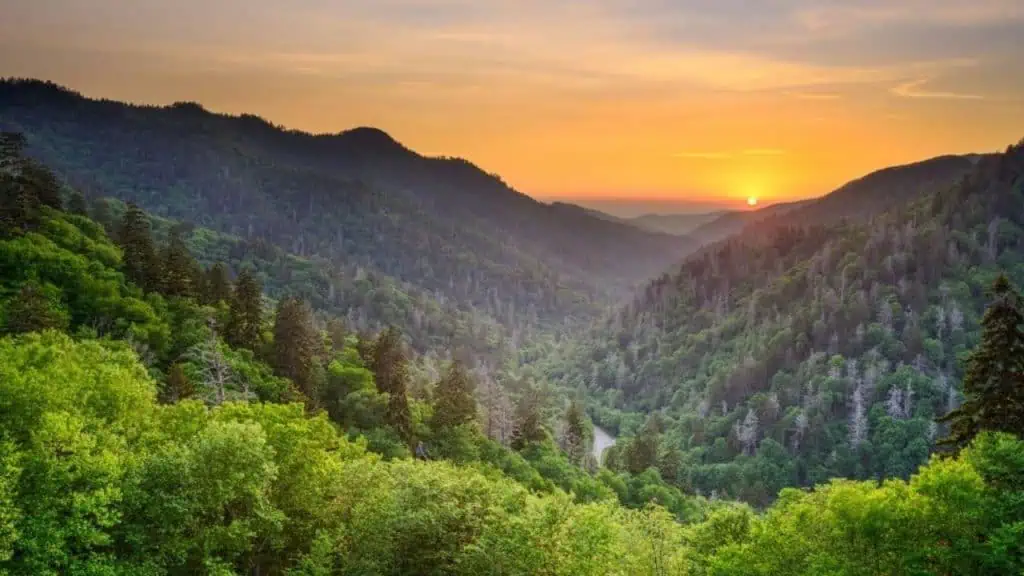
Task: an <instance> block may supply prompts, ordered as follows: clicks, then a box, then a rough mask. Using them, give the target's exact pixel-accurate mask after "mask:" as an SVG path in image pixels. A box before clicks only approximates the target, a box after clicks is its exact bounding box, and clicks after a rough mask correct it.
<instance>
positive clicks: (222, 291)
mask: <svg viewBox="0 0 1024 576" xmlns="http://www.w3.org/2000/svg"><path fill="white" fill-rule="evenodd" d="M202 295H203V303H204V304H219V303H221V302H228V301H230V300H231V279H230V278H229V277H228V269H227V266H225V265H224V264H223V263H221V262H217V263H216V264H214V265H213V266H211V267H210V268H208V269H207V270H206V273H205V274H204V277H203V294H202Z"/></svg>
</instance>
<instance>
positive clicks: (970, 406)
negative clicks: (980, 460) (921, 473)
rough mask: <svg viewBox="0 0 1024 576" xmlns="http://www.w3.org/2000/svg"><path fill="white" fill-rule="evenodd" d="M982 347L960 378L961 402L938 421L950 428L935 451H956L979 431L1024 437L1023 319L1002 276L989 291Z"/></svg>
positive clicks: (1018, 297) (980, 345) (977, 349)
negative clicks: (961, 385)
mask: <svg viewBox="0 0 1024 576" xmlns="http://www.w3.org/2000/svg"><path fill="white" fill-rule="evenodd" d="M992 295H993V301H992V304H991V305H990V306H989V308H988V310H986V311H985V316H984V318H983V319H982V322H981V324H982V336H981V343H980V344H979V345H978V347H977V348H975V349H974V352H972V353H971V356H970V358H969V359H968V361H967V370H966V374H965V375H964V382H963V392H964V396H965V399H964V402H963V404H962V405H961V406H960V407H959V408H958V409H956V410H954V411H952V412H950V413H949V414H946V415H945V416H943V417H942V418H940V419H939V421H940V422H948V423H949V425H950V431H949V436H948V437H947V438H945V439H943V440H942V441H940V442H939V444H940V445H943V446H950V447H954V448H960V447H962V446H964V445H965V444H967V443H969V442H970V441H971V439H973V438H974V436H976V435H977V434H978V433H979V432H980V431H982V430H992V431H998V432H1008V433H1011V434H1016V435H1017V436H1019V437H1024V330H1022V328H1021V325H1022V324H1024V315H1022V314H1021V302H1020V295H1019V294H1018V293H1017V292H1016V291H1015V290H1014V288H1013V286H1011V284H1010V281H1009V280H1008V279H1007V278H1006V276H1005V275H1002V276H1000V277H999V278H998V279H997V280H996V281H995V284H994V285H993V287H992Z"/></svg>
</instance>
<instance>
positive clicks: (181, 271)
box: [160, 225, 199, 297]
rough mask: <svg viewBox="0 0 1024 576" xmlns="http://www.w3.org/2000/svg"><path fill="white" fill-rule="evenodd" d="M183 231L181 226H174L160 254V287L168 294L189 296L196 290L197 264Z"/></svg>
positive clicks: (193, 294) (194, 293)
mask: <svg viewBox="0 0 1024 576" xmlns="http://www.w3.org/2000/svg"><path fill="white" fill-rule="evenodd" d="M184 233H185V231H184V229H183V227H182V226H180V225H179V226H174V227H173V228H172V229H171V232H170V236H169V237H168V239H167V244H166V245H165V246H164V249H163V252H162V253H161V255H160V260H161V262H162V263H163V268H162V272H163V282H162V284H163V286H162V289H163V293H164V294H166V295H168V296H180V297H191V296H195V295H196V292H197V290H196V286H195V285H194V284H195V279H196V277H197V276H198V272H197V268H198V267H199V264H198V263H197V262H196V260H195V258H193V257H192V254H191V253H190V252H189V250H188V246H187V245H186V244H185V238H184Z"/></svg>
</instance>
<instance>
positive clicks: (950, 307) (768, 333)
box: [549, 145, 1024, 504]
mask: <svg viewBox="0 0 1024 576" xmlns="http://www.w3.org/2000/svg"><path fill="white" fill-rule="evenodd" d="M950 162H953V164H954V167H955V166H956V165H959V163H958V162H955V161H951V160H943V161H942V164H946V163H950ZM974 162H975V163H976V164H975V165H974V167H973V170H972V171H971V172H969V173H967V174H965V175H962V176H961V177H960V178H959V179H958V180H955V181H951V182H942V181H941V179H940V180H938V182H940V183H938V184H936V185H935V186H932V187H931V189H930V190H929V191H928V192H926V193H925V194H923V195H921V196H918V197H916V198H915V199H914V200H913V201H911V202H909V203H907V204H902V205H899V206H897V207H896V208H892V209H889V210H884V211H882V212H881V213H878V214H875V215H873V216H871V217H869V218H866V219H864V218H862V219H852V218H851V219H850V220H848V221H841V222H839V223H838V224H835V225H815V226H806V225H804V226H800V225H797V223H796V222H795V221H794V220H793V219H791V218H790V216H792V217H793V218H797V217H798V216H799V214H800V212H802V211H805V210H808V209H809V208H807V207H804V208H800V209H799V210H797V211H794V212H791V213H790V214H789V215H786V216H783V217H781V218H773V219H768V220H764V221H762V222H760V223H758V224H757V225H754V226H751V227H748V228H747V229H745V231H744V232H743V233H742V234H740V235H737V236H734V237H732V238H730V239H728V240H726V241H723V242H721V243H718V244H715V245H712V246H710V247H708V248H706V249H704V250H702V251H700V252H699V253H697V254H695V255H693V256H691V257H689V258H688V259H687V260H686V261H685V262H684V263H683V264H682V266H681V267H680V268H679V269H678V270H677V271H676V272H674V273H672V274H667V275H665V276H663V277H661V278H659V279H657V280H656V281H654V282H653V283H651V284H650V285H649V286H647V287H646V289H644V290H643V291H641V292H640V293H639V294H638V296H637V297H636V298H635V300H634V301H632V302H631V303H630V304H629V305H627V306H625V307H623V308H621V309H620V310H618V311H617V312H615V313H614V314H612V315H610V316H609V317H607V318H606V319H605V320H604V321H603V322H601V323H600V324H599V325H598V326H597V327H595V328H594V329H593V330H592V331H591V332H590V334H589V335H588V336H584V337H581V338H580V339H579V340H578V341H577V342H576V343H575V345H574V346H572V347H570V348H568V349H563V350H560V351H558V353H556V354H555V358H554V359H553V360H552V362H551V365H550V366H549V372H550V373H551V374H552V375H553V376H554V377H555V378H557V379H559V380H561V381H562V382H563V383H564V384H565V385H567V386H569V387H573V388H579V389H581V390H585V391H587V393H588V394H589V396H590V397H591V398H592V399H593V400H594V408H595V411H596V412H595V413H596V415H597V416H598V421H599V422H600V423H601V424H602V425H604V426H605V427H608V428H610V429H613V430H614V429H622V431H624V432H626V433H627V434H630V435H635V436H636V438H637V439H638V441H639V439H641V438H643V437H645V436H655V437H656V438H657V443H658V449H657V450H654V451H653V452H651V457H650V458H641V459H640V462H634V463H632V464H630V463H629V460H630V459H631V456H630V452H631V448H630V446H629V443H628V442H624V443H620V445H619V446H618V447H617V450H616V452H614V453H612V454H610V455H609V458H610V459H611V462H610V464H611V465H612V466H613V467H615V468H621V469H628V468H633V469H642V468H645V467H646V466H649V465H651V464H654V463H656V462H658V461H659V459H660V461H662V464H661V469H662V473H663V476H664V477H665V478H666V479H668V480H670V481H671V482H673V483H674V484H676V485H678V486H681V487H683V488H684V489H686V490H687V491H692V492H696V493H703V494H711V493H714V494H715V495H717V496H728V497H734V498H741V499H743V500H745V501H748V502H751V503H754V504H766V503H768V502H770V501H771V500H773V499H774V498H775V495H776V494H777V493H778V491H779V489H781V488H783V487H786V486H809V485H813V484H816V483H820V482H824V481H826V480H827V479H829V478H833V477H845V478H860V479H877V480H884V479H887V478H908V477H909V476H910V475H911V474H912V473H913V472H914V471H916V470H917V468H918V466H920V465H922V464H924V463H925V462H926V461H927V460H928V456H929V454H930V453H931V451H932V450H933V448H934V445H935V441H936V440H937V439H938V438H940V437H941V436H942V435H943V434H944V432H945V430H944V427H943V425H941V424H938V423H936V421H935V419H936V417H938V416H941V415H942V414H945V413H946V412H948V411H950V410H953V409H955V408H956V407H957V406H958V405H959V403H960V401H961V388H960V385H959V383H960V382H961V380H962V379H963V376H964V363H963V361H964V360H965V358H966V357H967V355H968V354H969V353H970V352H971V350H972V349H973V348H974V347H975V346H976V344H977V343H978V342H979V339H980V335H981V334H980V333H981V323H980V319H981V317H982V313H983V311H984V309H985V306H986V304H987V303H988V299H989V295H988V289H989V288H990V287H991V286H992V283H993V281H994V280H995V278H996V277H997V276H998V275H999V274H1000V273H1001V272H1005V273H1006V274H1008V275H1009V277H1010V278H1011V279H1012V280H1013V281H1015V282H1016V283H1017V284H1018V285H1019V284H1020V283H1021V282H1022V281H1024V258H1022V253H1024V228H1022V226H1024V220H1022V218H1021V215H1022V213H1021V210H1020V207H1021V206H1022V205H1024V177H1022V175H1024V145H1016V146H1012V147H1010V148H1009V149H1007V150H1006V152H1005V153H1004V154H1000V155H996V156H987V157H980V158H975V159H974ZM947 171H948V170H947ZM954 172H955V170H954ZM839 193H843V190H841V191H840V192H839ZM815 221H816V222H817V220H815ZM643 414H652V416H651V417H650V418H649V421H648V422H646V423H644V421H643V417H642V415H643Z"/></svg>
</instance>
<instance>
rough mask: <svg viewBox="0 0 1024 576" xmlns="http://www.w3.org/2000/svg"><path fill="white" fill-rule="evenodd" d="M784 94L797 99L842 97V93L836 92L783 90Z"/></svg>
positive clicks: (836, 98) (833, 98)
mask: <svg viewBox="0 0 1024 576" xmlns="http://www.w3.org/2000/svg"><path fill="white" fill-rule="evenodd" d="M785 94H786V96H791V97H793V98H797V99H799V100H839V99H840V98H842V97H843V95H842V94H839V93H837V92H791V91H787V92H785Z"/></svg>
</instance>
